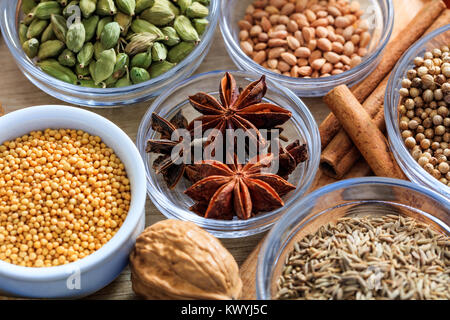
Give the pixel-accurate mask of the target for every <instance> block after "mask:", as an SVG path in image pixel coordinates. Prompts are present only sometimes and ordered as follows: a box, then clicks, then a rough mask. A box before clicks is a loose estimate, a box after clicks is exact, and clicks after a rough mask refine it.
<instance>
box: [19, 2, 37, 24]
mask: <svg viewBox="0 0 450 320" xmlns="http://www.w3.org/2000/svg"><path fill="white" fill-rule="evenodd" d="M36 7H37V6H36ZM36 7H34V8H33V10H31V11H30V12H29V13H28V14H27V15H25V16H24V17H23V21H22V22H23V23H25V24H26V25H27V26H29V25H30V24H31V23H32V22H33V21H35V20H36V19H35V18H36V16H35V14H34V13H35V11H36Z"/></svg>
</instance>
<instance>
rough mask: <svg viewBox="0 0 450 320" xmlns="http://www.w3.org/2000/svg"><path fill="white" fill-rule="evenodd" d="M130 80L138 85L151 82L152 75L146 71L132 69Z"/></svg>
mask: <svg viewBox="0 0 450 320" xmlns="http://www.w3.org/2000/svg"><path fill="white" fill-rule="evenodd" d="M130 78H131V81H132V82H133V83H134V84H138V83H141V82H145V81H148V80H150V74H149V73H148V71H147V70H145V69H142V68H137V67H134V68H131V71H130Z"/></svg>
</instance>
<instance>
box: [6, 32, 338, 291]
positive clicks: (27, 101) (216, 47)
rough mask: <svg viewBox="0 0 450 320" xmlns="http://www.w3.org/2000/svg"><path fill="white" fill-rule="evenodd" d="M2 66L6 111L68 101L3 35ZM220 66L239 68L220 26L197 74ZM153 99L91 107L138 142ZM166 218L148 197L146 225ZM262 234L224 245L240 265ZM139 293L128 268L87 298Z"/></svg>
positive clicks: (320, 113)
mask: <svg viewBox="0 0 450 320" xmlns="http://www.w3.org/2000/svg"><path fill="white" fill-rule="evenodd" d="M0 65H1V66H2V67H3V70H2V72H1V73H0V102H1V103H2V104H3V107H4V109H5V112H6V113H8V112H12V111H15V110H18V109H22V108H26V107H30V106H36V105H48V104H63V105H67V103H65V102H62V101H59V100H57V99H55V98H53V97H51V96H49V95H47V94H46V93H44V92H43V91H41V90H39V89H38V88H37V87H35V86H34V85H33V84H32V83H31V82H30V81H28V79H26V78H25V77H24V76H23V74H22V73H21V72H20V70H19V69H18V67H17V65H16V64H15V62H14V59H13V57H12V56H11V54H10V53H9V50H8V49H7V47H6V44H5V42H4V40H3V38H1V39H0ZM217 69H223V70H225V69H228V70H233V69H236V67H235V66H234V64H233V62H232V60H231V59H230V58H229V56H228V54H227V51H226V49H225V46H224V43H223V40H222V36H221V34H220V31H219V28H217V31H216V34H215V36H214V43H213V44H212V49H211V51H210V52H209V54H208V55H207V57H206V58H205V60H204V62H203V63H202V65H201V66H200V68H199V69H198V70H197V71H196V73H202V72H207V71H212V70H217ZM304 102H305V103H306V104H307V105H308V106H309V107H310V109H311V111H312V113H313V115H314V117H315V119H316V120H317V121H318V122H320V121H322V120H323V119H324V117H325V115H326V114H327V113H328V112H329V111H328V109H327V107H326V106H325V105H324V104H323V103H322V102H321V99H304ZM151 103H152V101H148V102H143V103H139V104H134V105H130V106H125V107H119V108H110V109H88V108H86V109H87V110H90V111H94V112H95V113H97V114H99V115H101V116H104V117H106V118H107V119H109V120H111V121H112V122H114V123H115V124H117V125H118V126H119V127H121V128H122V129H123V130H124V131H125V132H126V133H127V134H128V135H129V136H130V138H131V139H132V140H133V141H135V140H136V134H137V130H138V127H139V123H140V121H141V118H142V116H143V115H144V113H145V112H146V111H147V109H148V107H149V106H150V105H151ZM162 219H165V217H164V216H163V215H162V214H161V213H160V212H159V211H158V210H157V209H156V207H155V206H154V205H153V203H152V202H151V201H150V200H149V199H147V204H146V224H147V225H151V224H154V223H155V222H157V221H159V220H162ZM262 237H263V235H256V236H252V237H248V238H243V239H242V238H241V239H224V240H222V241H223V243H224V245H225V246H226V247H227V249H228V250H230V252H231V253H232V254H233V256H234V257H235V259H236V261H237V262H238V263H239V264H242V262H243V261H244V260H245V259H246V258H247V256H248V255H249V253H250V252H251V251H252V250H253V249H254V248H255V246H256V245H257V244H258V242H259V241H260V240H261V239H262ZM135 298H136V296H135V295H134V294H133V291H132V290H131V283H130V271H129V269H128V268H126V269H125V270H124V271H123V272H122V274H121V275H120V276H119V277H118V278H117V279H116V280H115V281H114V282H113V283H111V284H110V285H108V286H107V287H105V288H104V289H102V290H100V291H99V292H97V293H96V294H94V295H92V296H90V297H88V299H135Z"/></svg>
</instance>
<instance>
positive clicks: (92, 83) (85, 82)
mask: <svg viewBox="0 0 450 320" xmlns="http://www.w3.org/2000/svg"><path fill="white" fill-rule="evenodd" d="M77 83H78V85H80V86H82V87H86V88H103V86H102V85H101V84H95V81H94V80H92V79H78V81H77Z"/></svg>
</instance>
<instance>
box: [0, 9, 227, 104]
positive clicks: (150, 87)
mask: <svg viewBox="0 0 450 320" xmlns="http://www.w3.org/2000/svg"><path fill="white" fill-rule="evenodd" d="M21 2H22V1H21V0H19V1H0V27H1V31H2V35H3V38H4V39H5V42H6V45H7V46H8V48H9V50H10V51H11V54H12V55H13V57H14V59H15V61H16V63H17V65H18V67H19V68H20V70H21V71H22V73H23V74H24V75H25V76H26V77H27V78H28V80H30V81H31V82H32V83H33V84H34V85H36V86H37V87H38V88H39V89H41V90H42V91H44V92H46V93H48V94H49V95H51V96H53V97H55V98H57V99H60V100H63V101H66V102H69V103H71V104H76V105H82V106H87V107H112V106H119V105H127V104H132V103H136V102H140V101H145V100H148V99H150V98H152V97H155V96H157V95H159V94H160V93H161V92H162V91H163V90H165V89H167V88H169V87H171V86H172V85H173V84H174V83H176V82H178V81H181V80H183V79H186V78H187V77H189V76H190V75H191V74H192V73H193V72H194V71H195V70H196V69H197V68H198V66H199V65H200V64H201V63H202V61H203V59H204V58H205V56H206V54H207V53H208V51H209V49H210V47H211V43H212V40H213V35H214V32H215V29H216V26H217V20H218V17H219V12H220V7H219V5H220V4H219V3H220V0H211V4H210V6H209V9H210V15H209V17H208V19H209V21H210V24H209V26H208V27H207V29H206V31H205V33H204V34H203V36H202V40H201V41H200V43H199V44H198V46H197V47H196V48H195V49H194V50H193V51H192V52H191V53H190V54H189V55H188V56H187V57H186V58H185V59H184V60H183V61H181V62H180V63H179V64H177V65H176V66H175V67H173V68H172V69H171V70H169V71H168V72H166V73H164V74H163V75H161V76H159V77H157V78H155V79H151V80H149V81H146V82H143V83H139V84H135V85H132V86H128V87H123V88H105V89H99V88H86V87H82V86H77V85H72V84H69V83H66V82H63V81H60V80H58V79H55V78H53V77H52V76H50V75H48V74H46V73H44V72H43V71H41V70H40V69H39V68H38V67H36V66H35V65H34V63H33V62H32V61H31V60H30V59H29V58H28V57H27V56H26V55H25V53H24V52H23V50H22V46H21V44H20V41H19V36H18V32H17V25H18V23H19V19H20V5H21Z"/></svg>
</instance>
